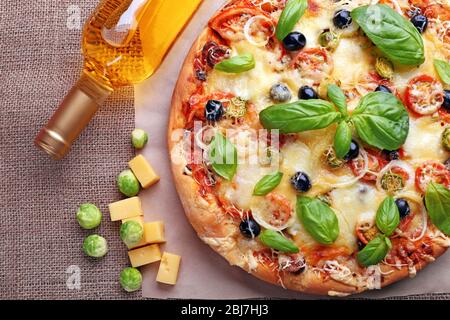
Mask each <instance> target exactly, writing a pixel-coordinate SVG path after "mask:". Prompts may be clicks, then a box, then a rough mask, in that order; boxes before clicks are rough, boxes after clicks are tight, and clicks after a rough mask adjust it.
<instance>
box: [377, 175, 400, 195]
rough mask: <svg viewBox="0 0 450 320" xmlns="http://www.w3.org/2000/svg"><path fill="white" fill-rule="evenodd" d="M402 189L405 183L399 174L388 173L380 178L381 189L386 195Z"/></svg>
mask: <svg viewBox="0 0 450 320" xmlns="http://www.w3.org/2000/svg"><path fill="white" fill-rule="evenodd" d="M404 187H405V181H403V177H402V176H401V175H399V174H396V173H393V172H391V171H389V172H386V173H385V174H384V175H383V176H382V177H381V188H383V190H386V191H387V192H388V193H392V192H396V191H400V190H402V189H403V188H404Z"/></svg>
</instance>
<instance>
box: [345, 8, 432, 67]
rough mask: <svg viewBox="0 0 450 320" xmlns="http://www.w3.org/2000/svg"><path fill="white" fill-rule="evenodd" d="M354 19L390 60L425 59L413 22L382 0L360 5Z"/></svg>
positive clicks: (419, 61) (410, 62)
mask: <svg viewBox="0 0 450 320" xmlns="http://www.w3.org/2000/svg"><path fill="white" fill-rule="evenodd" d="M351 16H352V18H353V20H354V21H356V23H357V24H358V25H359V26H360V27H361V29H362V30H363V31H364V33H365V34H366V35H367V37H369V39H370V40H372V42H373V43H374V44H375V45H376V46H377V47H378V49H380V50H381V52H383V53H384V55H385V56H386V57H387V58H389V60H391V61H392V62H396V63H399V64H404V65H413V66H417V65H420V64H422V63H424V61H425V49H424V45H423V39H422V36H421V34H420V33H419V31H417V29H416V28H415V27H414V25H413V24H412V23H411V22H410V21H408V20H407V19H405V18H404V17H402V16H401V15H400V14H398V13H397V12H395V11H394V10H393V9H391V8H390V7H389V6H387V5H385V4H377V5H373V6H362V7H358V8H356V9H354V10H353V11H352V13H351Z"/></svg>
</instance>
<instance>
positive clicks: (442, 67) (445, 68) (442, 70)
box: [434, 59, 450, 85]
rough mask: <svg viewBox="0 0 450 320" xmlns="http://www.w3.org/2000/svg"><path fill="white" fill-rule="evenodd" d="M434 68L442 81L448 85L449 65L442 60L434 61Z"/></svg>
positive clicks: (449, 80)
mask: <svg viewBox="0 0 450 320" xmlns="http://www.w3.org/2000/svg"><path fill="white" fill-rule="evenodd" d="M434 67H435V68H436V71H437V73H438V74H439V77H440V78H441V79H442V81H444V82H445V83H446V84H448V85H450V64H448V63H447V62H445V61H443V60H438V59H434Z"/></svg>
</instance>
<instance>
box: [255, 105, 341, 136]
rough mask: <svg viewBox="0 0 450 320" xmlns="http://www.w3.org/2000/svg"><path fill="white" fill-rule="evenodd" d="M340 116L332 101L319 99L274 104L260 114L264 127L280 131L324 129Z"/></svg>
mask: <svg viewBox="0 0 450 320" xmlns="http://www.w3.org/2000/svg"><path fill="white" fill-rule="evenodd" d="M340 118H341V114H340V113H339V112H337V111H336V110H335V108H334V107H333V105H332V104H331V103H329V102H328V101H325V100H318V99H312V100H299V101H295V102H292V103H287V104H278V105H274V106H271V107H268V108H266V109H264V110H263V111H261V113H260V114H259V120H260V122H261V123H262V125H263V126H264V128H266V129H278V130H280V133H296V132H302V131H307V130H316V129H323V128H326V127H328V126H329V125H330V124H332V123H334V122H336V121H338V120H339V119H340Z"/></svg>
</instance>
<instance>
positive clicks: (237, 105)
mask: <svg viewBox="0 0 450 320" xmlns="http://www.w3.org/2000/svg"><path fill="white" fill-rule="evenodd" d="M246 112H247V101H246V100H244V99H242V98H240V97H234V98H231V100H230V104H229V105H228V107H227V108H226V112H225V115H226V116H228V117H230V118H234V119H239V118H242V117H243V116H245V113H246Z"/></svg>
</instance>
